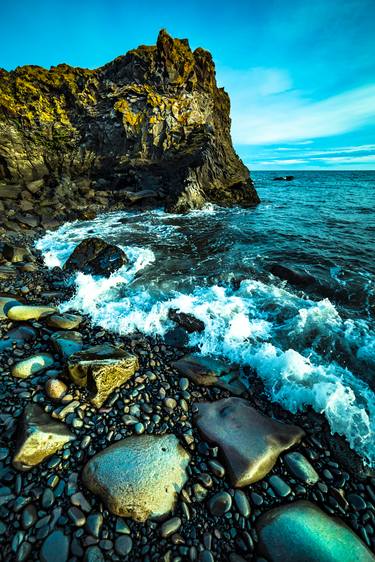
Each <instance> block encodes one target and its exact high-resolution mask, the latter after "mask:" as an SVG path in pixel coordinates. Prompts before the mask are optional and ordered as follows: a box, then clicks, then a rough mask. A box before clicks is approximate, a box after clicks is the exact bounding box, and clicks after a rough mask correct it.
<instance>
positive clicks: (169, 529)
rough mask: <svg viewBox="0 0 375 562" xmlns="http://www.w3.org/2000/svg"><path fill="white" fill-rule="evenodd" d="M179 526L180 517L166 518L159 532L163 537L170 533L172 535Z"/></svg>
mask: <svg viewBox="0 0 375 562" xmlns="http://www.w3.org/2000/svg"><path fill="white" fill-rule="evenodd" d="M180 527H181V519H180V518H179V517H172V519H168V521H165V522H164V523H163V524H162V526H161V528H160V534H161V536H162V537H163V538H164V539H165V538H167V537H169V536H170V535H173V534H174V533H175V532H176V531H177V530H178V529H179V528H180Z"/></svg>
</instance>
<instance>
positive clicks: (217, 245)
mask: <svg viewBox="0 0 375 562" xmlns="http://www.w3.org/2000/svg"><path fill="white" fill-rule="evenodd" d="M287 174H292V175H294V176H295V179H294V181H292V182H278V181H273V178H274V177H275V176H277V175H280V174H279V173H277V172H253V173H252V177H253V179H254V181H255V184H256V188H257V190H258V193H259V196H260V198H261V204H260V205H259V206H257V207H256V208H252V209H240V208H232V209H224V208H220V207H217V206H211V205H209V206H207V207H206V208H205V209H203V210H201V211H193V212H191V213H189V214H186V215H175V214H167V213H164V212H163V211H162V210H153V211H148V212H137V211H129V212H125V211H121V212H114V213H108V214H103V215H100V216H98V217H97V218H96V219H95V220H92V221H86V222H73V223H67V224H65V225H63V226H61V227H60V228H59V229H58V230H56V231H54V232H48V233H47V234H46V235H45V236H44V237H43V238H42V239H40V240H39V241H38V242H37V247H38V249H40V250H41V251H42V253H43V255H44V259H45V262H46V264H47V265H48V266H49V267H54V266H58V267H61V266H62V265H63V264H64V262H65V260H66V259H67V257H68V256H69V255H70V253H71V252H72V250H73V248H74V247H75V246H76V244H77V243H78V242H80V241H81V240H83V239H84V238H87V237H89V236H100V237H102V238H104V239H105V240H107V241H108V242H111V243H114V244H117V245H118V246H121V247H122V248H123V249H124V250H125V252H126V253H127V255H128V257H129V264H128V265H126V266H124V267H123V268H121V269H120V270H118V271H117V272H116V273H114V274H112V276H111V277H110V278H108V279H104V278H93V277H92V276H90V275H84V274H82V273H78V274H76V275H75V276H74V279H73V280H72V281H74V283H75V294H74V296H73V297H72V299H71V300H69V302H65V303H62V305H61V309H62V310H68V309H75V310H77V311H81V312H84V313H87V314H89V315H90V316H91V318H92V320H93V322H94V323H96V324H97V325H100V326H102V327H104V328H106V329H109V330H112V331H116V332H119V333H122V334H128V333H131V332H133V331H134V330H138V331H140V332H143V333H145V334H149V335H161V336H162V335H164V334H165V333H166V331H168V330H169V329H171V328H173V327H174V324H173V322H172V321H171V320H169V319H168V310H169V309H170V308H175V309H179V310H180V311H182V312H186V313H192V314H193V315H194V316H195V317H197V318H199V319H200V320H202V321H203V322H204V323H205V326H206V327H205V330H204V331H203V332H202V333H196V334H191V335H190V343H191V345H193V346H198V347H199V348H200V349H201V352H202V353H204V354H210V355H213V356H218V357H223V358H225V359H227V360H229V361H233V362H236V363H240V364H241V365H244V366H245V365H248V366H251V367H253V368H254V369H255V370H256V371H257V373H258V375H259V377H261V379H262V380H263V382H264V385H265V389H266V391H267V393H268V395H269V397H270V399H271V400H273V401H276V402H278V403H280V404H282V405H283V406H284V407H285V408H287V409H288V410H290V411H291V412H297V411H298V410H303V409H305V408H306V407H308V406H311V407H312V408H313V409H314V410H315V411H317V412H320V413H323V414H324V415H325V416H326V418H327V420H328V422H329V425H330V427H331V431H332V433H335V432H336V433H338V434H340V435H344V436H345V437H346V438H347V440H348V442H349V444H350V446H351V447H352V448H353V449H354V450H355V451H357V453H359V454H360V455H361V456H362V457H363V458H364V459H365V461H366V462H367V463H368V464H370V465H372V466H374V465H375V445H374V429H375V400H374V391H373V390H374V388H375V322H374V316H375V290H374V279H375V259H374V254H375V172H372V171H368V172H367V171H366V172H328V171H324V172H321V171H319V172H315V171H307V172H303V171H298V172H285V171H283V172H282V175H287ZM280 266H282V267H280ZM285 268H287V269H285ZM290 271H292V273H291V274H290ZM280 272H281V273H280ZM280 277H282V278H280ZM288 279H289V280H288Z"/></svg>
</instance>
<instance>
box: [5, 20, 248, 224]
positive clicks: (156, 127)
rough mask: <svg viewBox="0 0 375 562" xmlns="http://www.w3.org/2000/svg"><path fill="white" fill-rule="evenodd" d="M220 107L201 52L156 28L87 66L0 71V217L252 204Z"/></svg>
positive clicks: (208, 60) (225, 104) (48, 219)
mask: <svg viewBox="0 0 375 562" xmlns="http://www.w3.org/2000/svg"><path fill="white" fill-rule="evenodd" d="M229 111H230V102H229V97H228V95H227V93H226V92H225V91H224V89H223V88H218V87H217V84H216V79H215V66H214V63H213V61H212V57H211V54H210V53H209V52H207V51H205V50H203V49H201V48H198V49H195V50H194V51H192V50H191V48H190V46H189V43H188V41H187V40H186V39H173V38H172V37H171V36H170V35H168V33H167V32H166V31H164V30H162V31H161V32H160V33H159V36H158V40H157V44H156V45H155V46H144V45H142V46H140V47H138V48H137V49H134V50H131V51H129V52H128V53H127V54H125V55H122V56H119V57H118V58H116V59H115V60H114V61H112V62H110V63H108V64H106V65H104V66H103V67H100V68H98V69H96V70H89V69H83V68H73V67H70V66H68V65H66V64H60V65H58V66H56V67H52V68H51V69H50V70H46V69H44V68H42V67H39V66H33V65H31V66H24V67H19V68H17V69H15V70H13V71H11V72H7V71H5V70H4V69H0V215H1V214H3V218H4V220H8V219H9V218H10V217H11V216H12V220H14V218H15V219H16V220H17V221H18V222H19V223H20V224H22V225H24V226H23V227H25V228H26V227H28V226H31V227H35V226H37V225H38V224H41V225H43V226H45V227H48V226H49V225H53V221H54V220H58V219H59V218H60V219H61V217H62V216H64V215H65V214H66V213H67V212H70V213H71V214H73V216H78V217H83V218H85V217H86V218H90V217H92V214H93V212H94V205H98V206H99V207H104V208H108V207H110V208H119V207H126V206H131V205H137V206H141V207H142V206H143V207H147V206H148V207H150V206H159V207H160V206H161V205H164V207H165V208H166V209H167V210H170V211H176V212H184V211H187V210H189V209H195V208H200V207H202V205H204V204H205V203H206V202H213V203H218V204H222V205H243V206H251V205H254V204H257V203H258V202H259V198H258V195H257V193H256V191H255V189H254V186H253V182H252V180H251V179H250V176H249V171H248V169H247V168H246V166H245V165H244V164H243V163H242V161H241V160H240V159H239V157H238V156H237V154H236V153H235V151H234V149H233V146H232V141H231V136H230V117H229ZM88 203H89V204H90V207H89V208H88ZM14 209H16V211H17V214H16V215H14V212H13V214H12V215H11V214H10V213H9V212H8V211H10V210H13V211H14ZM94 214H95V213H94Z"/></svg>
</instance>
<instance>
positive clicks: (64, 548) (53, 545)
mask: <svg viewBox="0 0 375 562" xmlns="http://www.w3.org/2000/svg"><path fill="white" fill-rule="evenodd" d="M68 554H69V539H68V537H67V536H66V535H64V533H63V532H62V531H54V532H53V533H51V534H50V535H49V536H48V537H47V538H46V540H45V541H44V543H43V545H42V548H41V551H40V560H41V562H66V561H67V560H68Z"/></svg>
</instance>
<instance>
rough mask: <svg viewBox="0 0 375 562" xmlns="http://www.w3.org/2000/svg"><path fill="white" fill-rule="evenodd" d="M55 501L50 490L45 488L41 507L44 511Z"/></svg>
mask: <svg viewBox="0 0 375 562" xmlns="http://www.w3.org/2000/svg"><path fill="white" fill-rule="evenodd" d="M54 501H55V496H54V493H53V491H52V490H51V488H46V489H45V490H44V492H43V496H42V507H43V508H44V509H48V508H50V507H51V506H52V505H53V503H54Z"/></svg>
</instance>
